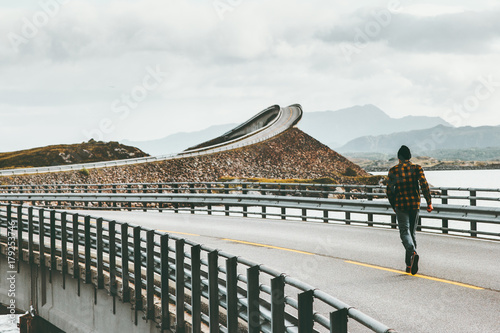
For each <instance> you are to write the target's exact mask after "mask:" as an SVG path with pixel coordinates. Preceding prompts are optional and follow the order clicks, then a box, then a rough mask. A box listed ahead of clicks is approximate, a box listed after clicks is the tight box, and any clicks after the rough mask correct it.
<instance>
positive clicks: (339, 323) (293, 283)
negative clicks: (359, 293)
mask: <svg viewBox="0 0 500 333" xmlns="http://www.w3.org/2000/svg"><path fill="white" fill-rule="evenodd" d="M36 235H37V237H35V236H36ZM8 237H11V238H12V239H15V240H16V241H15V248H14V246H13V245H11V244H12V242H11V241H10V238H9V246H11V249H9V250H11V251H13V252H14V251H15V253H16V255H17V258H16V259H17V260H18V261H17V262H18V264H19V263H20V262H21V261H27V262H28V263H29V264H31V265H36V264H38V265H40V267H41V270H42V272H46V271H47V270H50V271H55V270H56V269H57V261H58V258H60V260H61V270H62V273H63V279H64V280H63V281H65V279H66V275H67V274H68V267H69V266H70V263H75V262H77V263H78V264H77V265H72V266H73V267H74V269H73V273H72V277H73V278H75V279H78V280H80V279H81V276H83V282H84V283H95V284H96V288H98V289H103V288H105V285H104V280H105V275H107V277H108V278H109V281H110V282H109V292H110V294H111V296H113V297H115V296H118V297H120V298H121V299H122V301H123V302H129V301H133V302H134V309H135V321H136V324H137V320H138V319H137V318H138V313H139V312H143V314H144V318H145V319H147V320H153V321H155V322H156V323H158V325H159V327H160V328H161V329H162V330H164V329H170V328H173V329H175V331H176V332H184V331H185V329H186V319H187V318H186V317H185V314H186V313H189V314H190V318H191V319H189V320H190V322H189V325H191V326H192V328H193V331H194V332H200V330H201V325H202V323H204V324H206V325H208V327H209V331H210V332H237V331H238V329H239V328H241V322H239V320H242V321H243V322H244V323H245V325H244V326H245V327H243V329H245V330H248V332H261V331H262V332H339V333H340V332H347V318H351V319H353V320H355V321H357V322H358V323H361V324H362V325H364V326H366V327H368V328H369V329H370V330H372V331H374V332H395V331H394V330H392V329H390V328H388V327H387V326H385V325H383V324H381V323H379V322H378V321H376V320H374V319H373V318H371V317H369V316H367V315H365V314H363V313H362V312H361V311H359V310H357V309H355V308H352V307H350V306H349V305H347V304H345V303H343V302H341V301H339V300H338V299H336V298H334V297H332V296H330V295H327V294H325V293H324V292H322V291H320V290H318V289H315V288H313V287H312V286H310V285H308V284H305V283H303V282H301V281H298V280H296V279H294V278H292V277H290V276H287V275H285V274H282V273H280V272H277V271H275V270H272V269H270V268H268V267H265V266H263V265H259V264H257V263H254V262H251V261H249V260H246V259H243V258H241V257H236V256H233V255H231V254H228V253H225V252H222V251H217V250H214V249H211V248H208V247H205V246H203V245H199V244H196V243H193V242H191V241H188V240H185V239H183V238H177V237H175V236H171V235H169V234H166V233H163V232H159V231H156V230H152V229H148V228H144V227H140V226H136V225H133V224H127V223H119V222H116V221H114V220H106V219H103V218H99V217H92V216H89V215H80V214H78V213H69V212H64V211H56V210H45V209H38V208H34V207H23V206H20V205H19V206H17V205H12V204H9V205H0V238H1V240H2V241H3V242H5V243H7V242H6V240H7V238H8ZM35 238H36V239H35ZM82 250H83V251H82ZM23 253H26V254H27V255H26V256H23V255H22V254H23ZM104 253H106V254H107V258H106V260H105V257H104ZM37 255H38V258H39V260H38V261H37V260H35V257H36V256H37ZM46 258H49V259H48V261H47V260H46ZM18 267H19V266H18ZM80 270H82V271H80ZM93 271H95V274H96V279H95V281H94V280H93V279H92V275H93ZM42 274H45V273H42ZM49 283H50V282H49ZM64 285H65V282H63V288H64ZM172 289H173V290H175V292H173V293H172V292H171V290H172ZM186 291H189V294H190V297H186ZM144 295H145V297H144ZM295 295H296V296H295ZM43 301H44V300H43V295H42V303H43ZM202 304H205V305H206V306H205V307H202ZM170 305H172V306H175V315H176V321H175V323H172V322H170V317H169V306H170ZM318 309H321V310H318ZM325 309H326V310H325Z"/></svg>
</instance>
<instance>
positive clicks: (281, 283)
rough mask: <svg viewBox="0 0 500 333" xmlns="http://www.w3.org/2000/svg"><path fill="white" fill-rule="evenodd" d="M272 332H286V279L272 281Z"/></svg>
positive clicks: (278, 278)
mask: <svg viewBox="0 0 500 333" xmlns="http://www.w3.org/2000/svg"><path fill="white" fill-rule="evenodd" d="M271 332H273V333H282V332H285V278H284V276H282V275H280V276H277V277H275V278H273V279H272V280H271Z"/></svg>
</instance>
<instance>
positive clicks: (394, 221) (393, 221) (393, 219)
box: [391, 215, 398, 229]
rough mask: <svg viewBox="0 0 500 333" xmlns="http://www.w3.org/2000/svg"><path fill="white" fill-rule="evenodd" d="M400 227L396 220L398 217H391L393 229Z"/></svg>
mask: <svg viewBox="0 0 500 333" xmlns="http://www.w3.org/2000/svg"><path fill="white" fill-rule="evenodd" d="M397 225H398V221H397V219H396V215H391V229H396V228H397Z"/></svg>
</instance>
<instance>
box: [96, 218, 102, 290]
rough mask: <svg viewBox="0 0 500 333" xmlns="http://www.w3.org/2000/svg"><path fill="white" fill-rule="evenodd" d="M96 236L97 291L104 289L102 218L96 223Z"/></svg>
mask: <svg viewBox="0 0 500 333" xmlns="http://www.w3.org/2000/svg"><path fill="white" fill-rule="evenodd" d="M96 229H97V230H96V236H97V289H102V288H104V259H103V253H104V242H103V235H102V232H103V230H102V218H98V219H97V221H96Z"/></svg>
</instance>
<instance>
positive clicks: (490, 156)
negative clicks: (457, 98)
mask: <svg viewBox="0 0 500 333" xmlns="http://www.w3.org/2000/svg"><path fill="white" fill-rule="evenodd" d="M236 125H237V124H224V125H216V126H211V127H209V128H207V129H204V130H202V131H195V132H190V133H186V132H183V133H176V134H172V135H169V136H167V137H165V138H163V139H158V140H151V141H127V140H125V141H123V143H124V144H126V145H129V146H134V147H138V148H140V149H141V150H143V151H145V152H147V153H149V154H151V155H164V154H171V153H179V152H181V151H183V150H184V149H186V148H188V147H191V146H194V145H196V144H199V143H201V142H204V141H206V140H209V139H212V138H215V137H217V136H220V135H222V134H224V133H226V132H227V131H229V130H231V129H232V128H234V127H235V126H236ZM297 126H298V127H299V128H300V129H301V130H302V131H304V132H306V133H307V134H309V135H311V136H312V137H314V138H315V139H317V140H319V141H320V142H322V143H323V144H326V145H327V146H329V147H330V148H332V149H334V150H335V151H337V152H339V153H341V154H343V155H345V156H351V157H360V158H367V159H371V160H372V159H374V158H376V156H380V157H381V158H382V159H383V157H382V156H384V155H385V156H387V157H390V156H394V154H395V152H396V151H397V150H398V149H399V147H400V146H401V145H402V144H406V145H407V146H409V147H410V148H411V149H412V152H413V154H414V155H415V156H417V155H420V156H429V157H433V158H437V159H443V160H454V159H461V160H477V161H487V160H494V159H499V158H500V156H499V154H498V152H499V151H500V126H496V127H495V126H482V127H458V128H456V127H452V126H451V125H450V124H449V123H447V122H446V121H444V120H443V119H441V118H439V117H425V116H418V117H416V116H407V117H403V118H392V117H390V116H388V115H387V114H386V113H385V112H384V111H382V110H381V109H379V108H378V107H376V106H374V105H371V104H368V105H363V106H353V107H350V108H346V109H341V110H337V111H317V112H305V113H304V115H303V117H302V120H301V121H300V122H299V124H298V125H297Z"/></svg>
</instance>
